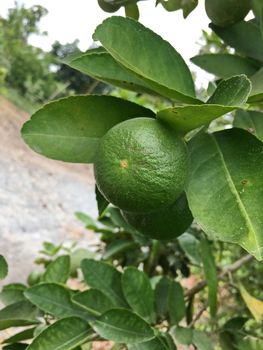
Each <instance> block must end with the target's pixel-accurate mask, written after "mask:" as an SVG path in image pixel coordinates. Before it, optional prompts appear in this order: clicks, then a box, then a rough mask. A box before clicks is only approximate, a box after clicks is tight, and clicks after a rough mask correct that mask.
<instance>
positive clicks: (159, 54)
mask: <svg viewBox="0 0 263 350" xmlns="http://www.w3.org/2000/svg"><path fill="white" fill-rule="evenodd" d="M93 38H94V40H99V41H100V42H101V43H102V45H103V46H104V47H105V48H106V49H107V51H108V52H109V53H110V54H111V55H112V56H113V57H114V59H115V60H116V61H118V62H119V63H120V64H122V65H123V66H124V67H126V68H127V69H129V70H130V71H132V72H134V73H136V74H137V75H138V76H139V78H140V79H143V80H144V81H145V82H146V83H147V84H148V85H149V86H150V87H151V88H152V89H153V90H154V91H156V92H158V93H159V94H161V95H163V96H166V97H169V98H172V99H175V100H178V101H182V102H186V103H191V102H192V103H193V102H195V103H198V100H196V99H195V92H194V84H193V79H192V76H191V73H190V71H189V68H188V67H187V65H186V64H185V62H184V60H183V59H182V57H181V56H180V54H179V53H178V52H177V51H176V50H175V49H174V48H173V47H172V46H171V45H170V44H169V43H168V42H167V41H165V40H163V39H162V38H161V37H160V36H158V35H157V34H155V33H154V32H152V31H151V30H150V29H148V28H146V27H144V26H143V25H142V24H141V23H138V22H137V21H134V20H132V19H130V18H123V17H111V18H108V19H106V20H105V21H104V22H103V23H102V24H100V25H99V26H98V27H97V29H96V31H95V33H94V35H93ZM142 48H143V50H142ZM138 57H140V60H138ZM153 58H154V59H153ZM167 67H169V69H167Z"/></svg>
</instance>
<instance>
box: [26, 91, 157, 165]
mask: <svg viewBox="0 0 263 350" xmlns="http://www.w3.org/2000/svg"><path fill="white" fill-rule="evenodd" d="M138 116H140V117H142V116H144V117H153V112H152V111H150V110H148V109H146V108H143V107H141V106H139V105H137V104H135V103H132V102H129V101H125V100H122V99H120V98H116V97H111V96H94V95H90V96H71V97H68V98H63V99H61V100H57V101H53V102H50V103H48V104H46V105H45V106H44V107H42V108H41V109H39V110H38V111H37V112H36V113H35V114H33V116H32V118H31V119H30V120H29V121H28V122H26V123H25V124H24V126H23V128H22V131H21V132H22V137H23V139H24V141H25V142H26V143H27V144H28V146H29V147H31V148H32V149H33V150H34V151H36V152H37V153H40V154H42V155H44V156H46V157H48V158H52V159H57V160H62V161H65V162H73V163H92V162H94V160H95V153H96V150H97V146H98V143H99V140H100V138H101V137H102V136H103V135H104V134H105V133H106V132H107V131H108V130H109V129H110V128H111V127H113V126H114V125H115V124H118V123H120V122H122V121H124V120H126V119H130V118H135V117H138Z"/></svg>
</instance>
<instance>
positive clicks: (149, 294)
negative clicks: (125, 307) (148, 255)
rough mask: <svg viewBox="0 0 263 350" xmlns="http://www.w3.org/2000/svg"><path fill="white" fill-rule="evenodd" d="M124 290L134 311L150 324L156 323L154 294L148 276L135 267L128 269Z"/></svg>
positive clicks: (124, 279) (123, 282)
mask: <svg viewBox="0 0 263 350" xmlns="http://www.w3.org/2000/svg"><path fill="white" fill-rule="evenodd" d="M122 289H123V293H124V296H125V299H126V300H127V302H128V304H129V305H130V307H131V308H132V310H134V311H135V312H136V313H137V314H138V315H140V316H141V317H142V318H144V319H145V320H147V321H148V322H150V323H151V322H154V321H155V311H154V293H153V290H152V287H151V283H150V280H149V278H148V276H147V275H146V274H145V273H144V272H142V271H139V270H138V269H137V268H135V267H127V268H126V269H125V270H124V273H123V275H122Z"/></svg>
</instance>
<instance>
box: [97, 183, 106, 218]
mask: <svg viewBox="0 0 263 350" xmlns="http://www.w3.org/2000/svg"><path fill="white" fill-rule="evenodd" d="M95 194H96V201H97V207H98V212H99V218H101V217H102V216H103V214H104V212H105V210H106V209H107V207H108V205H109V204H110V203H109V202H108V201H107V199H106V198H105V197H104V196H103V195H102V194H101V193H100V191H99V189H98V187H97V186H96V187H95Z"/></svg>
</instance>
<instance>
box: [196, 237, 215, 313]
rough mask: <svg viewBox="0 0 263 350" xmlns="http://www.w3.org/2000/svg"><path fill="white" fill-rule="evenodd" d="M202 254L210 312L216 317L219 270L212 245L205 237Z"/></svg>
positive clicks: (202, 240)
mask: <svg viewBox="0 0 263 350" xmlns="http://www.w3.org/2000/svg"><path fill="white" fill-rule="evenodd" d="M200 255H201V258H202V262H203V268H204V272H205V278H206V281H207V285H208V304H209V309H210V314H211V316H212V317H215V316H216V311H217V286H218V281H217V271H216V264H215V260H214V256H213V253H212V250H211V246H210V245H209V242H208V241H207V240H206V239H205V238H202V239H201V241H200Z"/></svg>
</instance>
